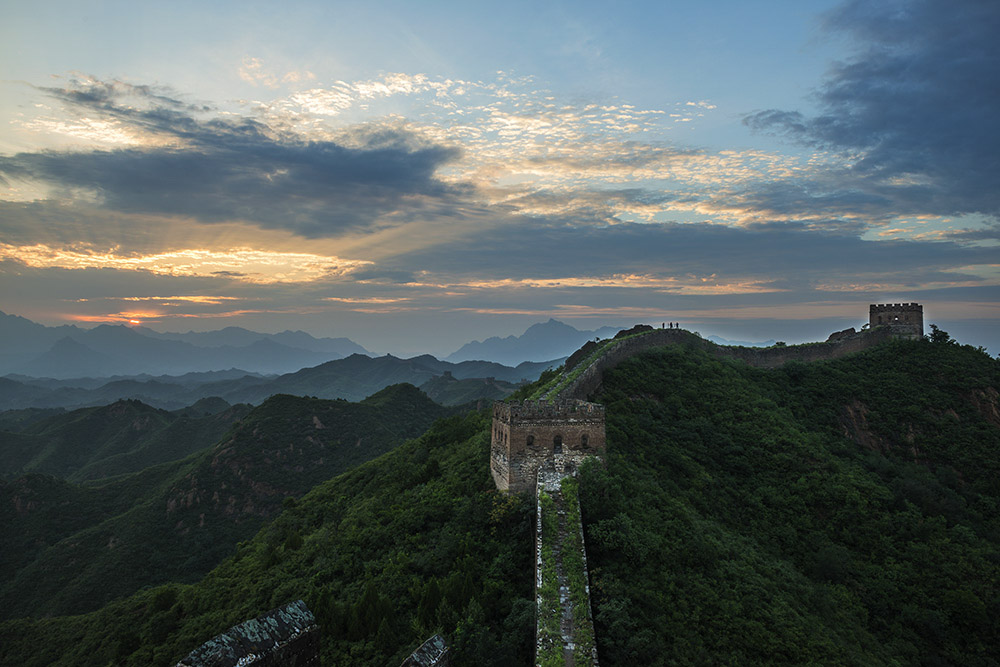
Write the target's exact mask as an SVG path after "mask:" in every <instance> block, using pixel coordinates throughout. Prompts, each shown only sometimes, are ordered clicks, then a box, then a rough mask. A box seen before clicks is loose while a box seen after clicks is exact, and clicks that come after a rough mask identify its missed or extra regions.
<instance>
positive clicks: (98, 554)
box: [0, 385, 452, 618]
mask: <svg viewBox="0 0 1000 667" xmlns="http://www.w3.org/2000/svg"><path fill="white" fill-rule="evenodd" d="M112 407H115V406H112ZM121 407H122V409H123V410H125V409H126V408H127V410H126V412H127V413H128V414H127V416H128V417H129V419H135V418H136V417H135V415H134V414H132V413H136V414H138V415H140V416H141V417H142V419H144V420H145V419H150V418H151V417H150V415H152V416H153V417H155V416H157V415H161V412H162V411H157V410H154V409H153V408H149V407H148V406H141V404H140V405H138V406H136V405H132V404H123V405H122V406H121ZM79 412H81V413H83V414H82V415H81V417H80V418H79V419H76V420H70V421H68V424H69V426H74V425H75V424H77V423H78V422H81V421H82V422H85V423H88V424H89V423H90V422H91V421H94V418H95V417H96V416H100V413H101V411H100V410H81V411H79ZM450 412H452V411H451V410H449V409H447V408H444V407H441V406H440V405H438V404H436V403H434V402H433V401H431V400H430V399H429V398H428V397H427V396H426V395H425V394H423V393H422V392H420V391H419V390H417V389H416V388H415V387H413V386H412V385H396V386H392V387H388V388H386V389H383V390H382V391H380V392H378V393H377V394H374V395H372V396H370V397H369V398H367V399H365V400H364V401H361V402H360V403H349V402H347V401H328V400H322V399H312V398H306V397H296V396H285V395H277V396H273V397H271V398H270V399H268V400H267V401H265V402H264V403H263V404H262V405H260V406H258V407H257V408H254V409H253V411H252V412H250V414H249V415H247V416H246V417H245V418H244V419H243V420H242V421H240V422H239V423H237V424H236V426H234V427H233V429H232V430H231V431H230V432H229V433H228V434H226V436H225V437H224V438H221V439H220V440H219V441H218V442H217V443H215V444H214V446H211V447H207V448H205V449H203V450H201V451H199V452H197V453H195V454H192V455H190V456H188V457H187V458H184V459H179V460H175V461H171V462H168V463H164V464H161V465H158V466H154V467H150V468H147V469H146V470H144V471H142V472H141V473H138V474H135V475H129V476H121V477H118V478H114V479H110V480H102V481H100V482H96V483H92V484H91V485H88V486H76V485H73V484H68V483H66V482H64V481H61V480H58V479H54V478H52V477H48V476H43V475H30V476H26V477H22V478H20V479H17V480H13V481H10V482H8V483H3V482H0V527H2V528H3V532H4V535H5V537H4V540H3V544H2V546H0V565H2V566H3V567H2V571H0V618H10V617H12V616H18V615H43V614H44V615H48V614H59V613H80V612H86V611H92V610H94V609H97V608H99V607H100V606H101V605H102V604H104V603H105V602H107V601H109V600H111V599H113V598H115V597H118V596H122V595H127V594H131V593H133V592H135V591H136V590H138V589H139V588H141V587H143V586H149V585H157V584H161V583H164V582H167V581H187V582H191V581H196V580H197V579H199V578H200V577H201V576H202V575H204V574H205V573H206V572H208V571H209V570H210V569H211V568H213V567H214V566H216V565H217V564H218V563H219V562H220V561H222V560H223V559H224V558H225V557H226V556H228V555H230V554H231V553H232V552H233V549H234V548H235V545H236V543H237V542H238V541H240V540H243V539H247V538H250V537H252V536H253V535H254V534H255V533H256V532H257V530H258V529H259V528H260V526H261V525H262V524H264V523H265V521H266V520H267V519H269V518H271V517H273V516H274V515H276V514H277V513H278V512H280V510H281V507H282V502H283V501H285V499H286V498H292V499H294V498H296V497H298V496H301V495H302V494H304V493H305V492H307V491H308V490H309V489H311V488H312V487H313V486H315V485H316V484H318V483H320V482H322V481H324V480H326V479H329V478H330V477H332V476H334V475H337V474H339V473H341V472H344V471H345V470H348V469H350V468H352V467H354V466H357V465H358V464H360V463H363V462H365V461H368V460H371V459H373V458H375V457H377V456H379V455H381V454H383V453H385V452H386V451H389V450H390V449H392V448H393V447H396V446H398V445H400V444H402V443H403V442H404V441H405V440H406V439H407V438H411V437H416V436H418V435H420V434H421V433H423V432H424V431H425V430H426V429H427V428H428V427H429V426H430V425H431V424H432V423H433V422H434V421H435V420H436V419H437V418H439V417H442V416H444V415H447V414H449V413H450ZM72 416H73V415H72V413H71V414H70V415H66V416H65V417H66V418H67V419H70V418H72ZM107 421H108V420H106V419H101V420H99V423H100V424H105V423H107ZM113 423H114V424H115V425H116V428H115V429H114V430H112V431H109V433H110V435H112V436H115V437H116V438H117V436H118V433H119V431H120V430H122V428H121V425H120V424H118V422H113ZM128 423H130V422H127V421H126V425H127V424H128ZM143 423H145V422H143ZM133 430H134V429H133ZM87 432H88V433H91V434H93V433H96V431H94V429H88V430H87ZM174 434H175V436H183V434H184V431H183V430H181V431H175V432H174ZM85 443H86V444H90V445H91V446H92V447H94V448H95V449H99V448H100V443H99V442H89V441H85ZM78 444H80V443H78ZM83 461H84V460H82V459H81V461H80V463H81V464H83ZM89 467H90V466H87V469H89ZM67 472H68V474H70V475H72V473H73V471H72V470H69V471H67Z"/></svg>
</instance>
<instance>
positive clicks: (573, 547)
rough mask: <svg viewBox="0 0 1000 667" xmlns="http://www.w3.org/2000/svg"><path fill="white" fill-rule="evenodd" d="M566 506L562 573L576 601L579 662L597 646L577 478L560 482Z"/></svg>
mask: <svg viewBox="0 0 1000 667" xmlns="http://www.w3.org/2000/svg"><path fill="white" fill-rule="evenodd" d="M560 490H561V491H562V500H563V507H564V508H565V509H566V532H565V535H564V537H563V543H562V564H563V572H565V573H566V579H567V580H568V583H569V597H570V601H571V602H572V604H573V643H574V644H575V649H574V650H573V658H574V661H575V662H576V664H578V665H583V664H587V663H589V662H590V661H591V654H592V651H593V649H594V628H593V625H592V623H591V621H590V599H589V598H590V596H589V595H588V593H587V575H586V572H585V569H584V567H585V563H584V562H583V533H582V525H583V524H582V523H581V519H580V483H579V482H578V481H577V480H576V478H575V477H566V478H564V479H563V480H562V481H561V482H560Z"/></svg>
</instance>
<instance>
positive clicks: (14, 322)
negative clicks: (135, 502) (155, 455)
mask: <svg viewBox="0 0 1000 667" xmlns="http://www.w3.org/2000/svg"><path fill="white" fill-rule="evenodd" d="M0 350H2V352H0V374H10V373H17V374H21V375H28V376H32V377H50V378H57V379H64V378H76V377H111V376H114V375H137V374H142V373H146V374H152V375H161V374H171V375H179V374H183V373H189V372H197V371H213V370H226V369H230V368H240V369H244V370H245V371H249V372H256V373H286V372H290V371H293V370H298V369H300V368H304V367H306V366H315V365H316V364H320V363H322V362H324V361H329V360H331V359H341V358H343V357H346V356H349V355H351V354H366V353H367V350H365V349H364V348H363V347H361V346H360V345H358V344H357V343H355V342H353V341H351V340H350V339H347V338H314V337H313V336H310V335H309V334H307V333H305V332H302V331H284V332H282V333H279V334H262V333H257V332H254V331H249V330H247V329H242V328H239V327H227V328H225V329H222V330H219V331H212V332H207V333H197V332H189V333H185V334H181V333H159V332H156V331H153V330H152V329H149V328H145V327H127V326H123V325H108V324H102V325H100V326H96V327H94V328H92V329H81V328H79V327H76V326H72V325H63V326H58V327H47V326H44V325H41V324H37V323H35V322H32V321H30V320H27V319H25V318H23V317H18V316H16V315H8V314H6V313H2V312H0Z"/></svg>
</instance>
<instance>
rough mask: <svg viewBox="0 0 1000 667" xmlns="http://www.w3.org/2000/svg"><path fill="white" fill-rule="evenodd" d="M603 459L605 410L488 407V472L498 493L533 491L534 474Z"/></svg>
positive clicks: (564, 404) (568, 405) (573, 403)
mask: <svg viewBox="0 0 1000 667" xmlns="http://www.w3.org/2000/svg"><path fill="white" fill-rule="evenodd" d="M588 456H599V457H603V456H604V406H603V405H599V404H597V403H587V402H586V401H579V400H556V401H552V402H548V401H524V402H523V403H521V402H517V401H514V402H511V403H504V402H501V401H497V402H496V403H494V404H493V440H492V444H491V446H490V472H492V473H493V481H494V482H496V485H497V488H498V489H500V490H501V491H510V492H519V491H533V490H534V488H535V480H536V478H537V474H538V471H539V469H549V468H552V469H555V470H559V471H568V470H572V469H574V468H576V467H577V466H579V465H580V463H582V462H583V459H585V458H587V457H588Z"/></svg>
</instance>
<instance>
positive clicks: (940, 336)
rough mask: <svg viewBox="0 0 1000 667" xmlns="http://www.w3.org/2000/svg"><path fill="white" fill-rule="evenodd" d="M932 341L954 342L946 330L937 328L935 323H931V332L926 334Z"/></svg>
mask: <svg viewBox="0 0 1000 667" xmlns="http://www.w3.org/2000/svg"><path fill="white" fill-rule="evenodd" d="M927 338H928V340H930V341H931V342H932V343H954V342H955V341H954V340H953V339H952V337H951V336H949V335H948V332H947V331H944V330H943V329H939V328H938V326H937V325H936V324H932V325H931V333H930V335H929V336H927Z"/></svg>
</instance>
